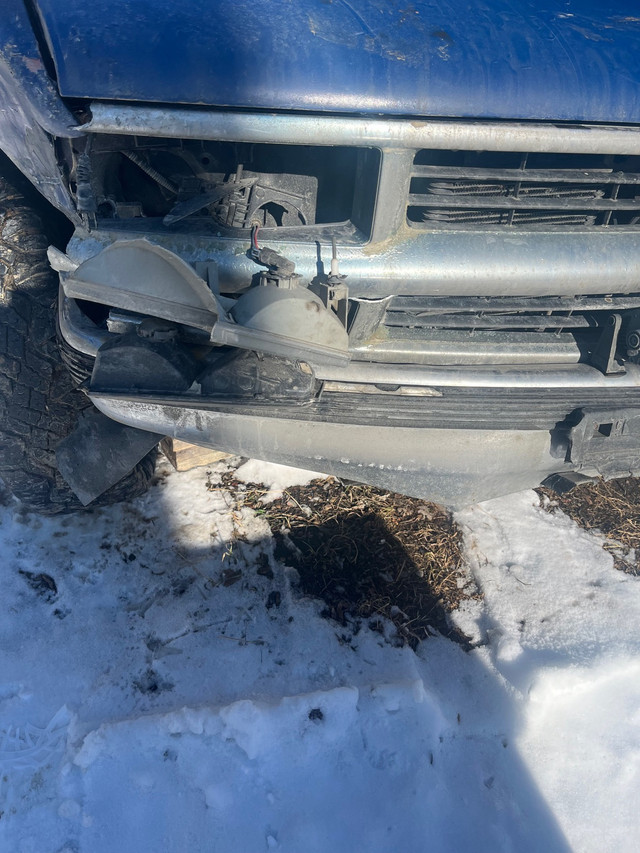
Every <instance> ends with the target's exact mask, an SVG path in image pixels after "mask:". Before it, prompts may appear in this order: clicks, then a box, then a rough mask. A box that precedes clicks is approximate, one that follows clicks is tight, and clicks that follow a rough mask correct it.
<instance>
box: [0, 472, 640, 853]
mask: <svg viewBox="0 0 640 853" xmlns="http://www.w3.org/2000/svg"><path fill="white" fill-rule="evenodd" d="M224 467H225V466H224V464H220V465H218V466H217V467H215V468H214V469H211V470H212V471H213V475H212V476H209V477H208V475H207V473H206V471H204V470H197V471H192V472H187V473H184V474H176V473H172V474H170V475H168V476H165V477H164V478H163V479H162V481H161V482H160V484H159V485H158V486H156V487H155V488H154V489H153V490H152V491H151V492H150V493H149V494H148V495H147V496H146V497H145V498H144V499H141V500H138V501H136V502H135V503H133V504H130V505H126V506H123V507H118V508H114V509H111V510H102V511H98V512H96V513H94V514H92V515H91V516H87V517H84V518H82V517H76V518H61V519H54V520H42V519H38V518H36V517H34V516H30V515H25V514H22V513H21V512H20V511H18V510H17V509H16V508H15V506H13V505H10V506H7V507H4V508H0V565H1V566H2V593H3V595H2V602H3V607H2V613H1V616H0V812H1V815H0V851H2V853H115V851H117V853H147V851H148V853H173V851H176V853H177V851H189V853H200V851H220V853H253V851H264V850H267V851H268V850H272V849H274V850H280V851H286V853H316V851H318V853H320V852H322V853H360V851H362V853H365V851H366V853H383V851H384V853H387V851H388V853H397V852H398V851H402V852H403V853H423V851H424V853H426V851H429V852H430V851H443V853H444V851H447V853H449V851H456V853H457V851H463V852H464V851H474V853H480V852H481V851H486V853H495V851H517V853H523V851H569V850H572V851H593V852H594V853H596V851H597V853H602V851H616V853H625V851H629V853H631V851H633V853H635V851H637V850H638V849H639V847H640V833H639V830H638V820H637V811H638V809H637V798H638V792H639V791H640V654H639V645H640V632H639V631H638V627H639V624H640V579H638V578H635V577H631V576H629V575H625V574H622V573H620V572H618V571H616V570H615V569H614V568H613V565H612V559H611V557H610V556H609V555H608V554H607V553H606V552H605V551H603V550H602V548H601V546H600V544H599V542H598V541H597V539H595V538H594V537H592V536H590V535H588V534H586V533H585V532H583V531H581V530H580V529H579V528H577V527H576V526H575V525H574V524H573V522H571V521H570V520H569V519H567V518H565V517H563V516H561V515H554V516H552V515H549V514H547V513H545V512H544V511H543V510H542V509H541V508H540V507H539V506H538V498H537V496H536V495H535V493H533V492H526V493H523V494H520V495H517V496H515V497H513V496H512V497H509V498H505V499H499V500H494V501H490V502H487V503H484V504H481V505H478V506H476V507H473V508H471V509H469V510H467V511H465V512H461V513H459V514H458V522H459V523H460V524H461V525H462V527H463V529H464V533H465V543H466V551H467V555H468V559H469V564H470V571H472V572H473V574H474V575H475V577H476V581H477V583H478V584H479V585H480V587H481V588H482V590H483V592H484V601H483V602H474V603H472V604H470V605H467V606H466V607H465V608H464V609H463V610H462V611H461V612H459V613H457V614H456V615H455V617H454V618H455V620H456V622H457V624H458V625H459V626H460V627H461V628H462V629H463V630H465V631H466V632H467V633H468V634H470V635H471V636H472V637H473V638H474V640H475V641H476V643H477V644H478V646H477V648H476V649H475V650H474V651H472V652H471V653H468V654H466V653H465V652H464V651H462V650H461V649H460V648H459V647H458V646H456V645H455V644H453V643H451V642H449V641H448V640H445V639H442V638H433V639H430V640H429V641H428V642H426V643H423V644H422V645H421V646H420V647H419V649H418V653H417V654H414V653H413V652H412V651H411V650H410V649H397V648H394V647H392V646H391V645H389V644H387V643H385V642H384V641H383V639H382V638H381V636H380V635H379V634H377V633H372V632H369V631H368V629H366V628H363V630H362V631H361V632H360V633H359V634H357V636H355V637H354V638H353V640H352V641H351V642H350V643H349V642H346V643H345V642H344V639H341V636H340V635H341V629H339V628H338V627H337V626H335V625H333V624H331V623H329V622H327V621H326V620H324V619H322V618H320V616H319V615H318V613H319V609H320V608H319V605H318V604H317V603H316V602H312V601H308V600H304V599H301V598H300V595H299V593H297V592H296V588H295V573H293V572H290V571H288V570H286V569H285V568H284V567H283V566H281V565H279V564H278V563H277V562H275V561H274V559H273V556H272V553H271V540H270V533H269V530H268V527H267V525H266V523H265V522H264V520H263V519H262V518H261V517H260V515H259V514H258V515H255V514H253V513H252V512H250V511H248V510H246V509H239V508H238V507H237V506H236V505H235V504H234V502H233V499H232V497H231V495H230V494H229V492H228V491H227V490H226V489H225V488H224V487H223V486H222V485H220V481H219V474H220V473H221V472H222V470H224ZM244 473H245V474H246V473H250V474H251V477H252V478H259V477H262V478H263V479H264V480H265V482H267V483H268V484H270V486H271V487H272V488H274V489H282V488H285V487H286V476H285V475H284V474H283V472H282V471H279V472H277V471H273V470H265V471H263V470H262V469H261V467H260V466H259V465H255V464H252V466H251V467H249V468H248V469H245V472H244ZM301 476H302V475H300V473H299V472H296V474H295V476H294V481H300V478H301ZM207 479H208V480H209V488H208V489H207V487H206V485H207ZM238 537H241V538H242V539H243V540H244V541H238ZM260 553H266V554H267V555H268V560H269V565H270V568H271V569H272V571H273V574H274V577H273V579H270V578H269V577H267V576H266V575H265V574H264V573H263V574H258V573H257V572H256V566H257V565H258V561H257V558H258V555H259V554H260ZM261 564H262V565H263V566H264V560H262V562H261ZM21 572H22V573H21ZM225 572H226V574H223V573H225ZM24 573H30V574H24ZM41 575H46V576H47V577H49V578H51V579H53V581H54V582H55V588H53V587H52V585H51V584H50V583H49V582H48V581H47V580H46V578H45V579H44V580H43V578H42V577H40V578H39V576H41ZM223 578H225V579H226V580H225V582H226V583H228V585H225V583H223V582H222V579H223ZM234 579H235V580H234ZM274 589H277V590H278V591H280V593H281V604H280V606H279V607H271V608H267V607H266V606H265V602H266V600H267V599H268V596H269V593H270V592H271V591H273V590H274Z"/></svg>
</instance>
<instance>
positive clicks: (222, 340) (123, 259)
mask: <svg viewBox="0 0 640 853" xmlns="http://www.w3.org/2000/svg"><path fill="white" fill-rule="evenodd" d="M52 262H53V264H54V266H57V268H58V269H59V272H60V276H61V296H60V306H59V323H60V329H61V332H62V335H63V337H64V338H65V339H66V340H67V342H68V343H69V344H70V345H71V346H72V347H74V348H75V349H79V350H81V351H83V352H85V353H88V354H91V355H94V356H96V366H95V369H94V373H93V377H92V380H91V382H90V384H89V387H88V389H87V391H88V394H89V397H90V398H91V400H92V401H93V403H94V404H95V406H96V407H97V408H98V409H99V410H100V412H102V413H103V414H104V415H106V416H107V417H108V418H109V419H112V420H114V421H117V422H119V423H121V424H124V425H127V426H129V427H134V428H137V429H139V430H143V431H148V432H150V433H156V434H161V435H169V436H172V437H174V438H178V439H181V440H183V441H188V442H191V443H194V444H198V445H202V446H205V447H212V448H215V449H218V450H224V451H227V452H230V453H235V454H240V455H244V456H250V457H255V458H258V459H264V460H268V461H272V462H278V463H281V464H285V465H292V466H296V467H302V468H309V469H312V470H316V471H320V472H324V473H327V474H334V475H336V476H339V477H343V478H347V479H351V480H356V481H362V482H367V483H370V484H372V485H376V486H380V487H383V488H388V489H393V490H394V491H398V492H402V493H405V494H409V495H413V496H416V497H422V498H428V499H430V500H434V501H437V502H439V503H443V504H446V505H449V506H461V505H464V504H468V503H472V502H476V501H479V500H484V499H487V498H490V497H493V496H497V495H501V494H506V493H509V492H513V491H517V490H519V489H522V488H527V487H535V486H537V485H539V484H540V483H541V482H542V481H545V480H547V481H548V482H550V483H553V484H554V485H555V486H557V487H567V486H568V485H571V484H572V483H575V482H576V480H577V479H584V478H586V477H593V476H597V475H599V474H604V475H605V476H607V477H615V476H623V475H626V474H635V473H637V472H639V471H640V415H639V412H640V368H639V367H638V366H637V365H635V364H630V363H626V364H625V365H624V368H622V367H621V366H620V365H619V364H618V363H617V362H615V360H614V359H613V355H614V349H613V348H610V352H609V360H608V363H609V367H610V368H611V369H610V370H608V369H606V365H605V368H604V369H602V368H601V369H597V368H596V367H594V366H592V365H589V364H585V363H577V362H575V361H573V362H568V363H560V364H557V363H550V364H539V363H533V364H522V365H510V364H505V363H502V364H485V365H481V364H471V365H460V364H453V365H447V364H432V365H425V364H402V363H400V364H398V363H394V362H390V361H387V362H382V361H374V360H370V359H369V360H361V357H359V355H358V349H357V346H356V347H354V346H351V347H350V343H349V336H348V334H347V330H346V323H345V322H344V321H345V319H346V314H345V315H344V316H343V318H342V320H341V319H340V317H339V312H338V311H336V310H335V306H332V305H331V304H327V300H326V299H325V300H322V299H321V298H320V297H319V296H318V295H317V294H314V293H313V292H312V291H311V290H309V289H307V288H304V287H288V286H285V287H281V286H278V283H276V284H274V283H273V281H271V282H267V283H266V286H265V283H264V282H263V283H262V284H261V285H260V286H254V287H252V288H249V289H248V290H247V291H246V292H245V293H244V294H243V295H241V296H240V297H239V298H236V299H230V298H228V297H226V296H223V295H220V294H219V292H218V291H217V287H216V276H215V266H214V265H211V264H208V265H204V266H203V267H202V268H201V269H199V270H198V272H196V271H195V270H194V268H193V267H192V266H190V265H188V264H186V263H185V262H184V261H182V260H181V259H180V258H179V257H178V256H177V255H174V254H172V253H171V252H169V251H167V250H166V249H163V248H161V247H158V246H154V245H153V244H151V243H149V242H147V241H146V240H133V241H122V242H120V243H118V242H116V243H115V244H113V245H112V246H110V247H108V248H107V249H104V250H103V251H102V252H101V253H99V254H98V255H96V256H94V257H92V258H89V259H88V260H87V261H85V262H83V263H81V264H78V263H74V262H73V261H71V260H70V259H69V258H66V260H65V257H60V256H55V255H54V256H53V257H52ZM77 300H89V301H92V302H97V303H101V304H107V305H109V306H112V309H111V311H110V313H109V319H108V322H107V323H106V325H104V324H103V328H99V327H98V326H96V325H95V324H94V323H93V322H92V321H91V320H89V319H88V317H87V315H86V313H83V312H82V311H81V310H80V309H79V307H78V306H79V303H78V302H77ZM243 300H244V302H243ZM373 305H374V310H373V312H372V314H373V315H375V303H373ZM150 317H154V318H156V319H155V320H154V321H152V322H151V325H150V326H149V318H150ZM158 320H160V321H163V320H164V321H167V322H168V325H166V327H162V325H160V326H158ZM603 337H604V335H603ZM605 361H606V359H605ZM607 373H609V374H610V375H607ZM134 461H135V460H134Z"/></svg>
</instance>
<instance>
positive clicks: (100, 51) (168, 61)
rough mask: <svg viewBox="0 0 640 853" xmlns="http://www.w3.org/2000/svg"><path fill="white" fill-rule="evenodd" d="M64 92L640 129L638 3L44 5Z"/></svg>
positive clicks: (240, 0) (454, 0)
mask: <svg viewBox="0 0 640 853" xmlns="http://www.w3.org/2000/svg"><path fill="white" fill-rule="evenodd" d="M37 8H38V9H39V12H40V17H41V20H42V23H43V26H44V30H45V35H46V37H47V39H48V41H49V44H50V48H51V51H52V54H53V57H54V61H55V65H56V69H57V74H58V86H59V89H60V92H61V94H62V95H63V96H66V97H70V98H76V97H79V98H91V99H107V100H127V101H143V102H154V103H169V104H204V105H211V106H219V107H241V108H242V107H246V108H263V109H269V110H273V109H277V110H313V111H328V112H333V113H344V112H347V113H360V114H363V113H364V114H378V113H380V114H385V115H404V116H416V117H425V116H451V117H473V118H497V119H500V118H505V119H538V120H556V121H558V120H571V121H589V122H593V121H596V122H638V123H640V7H639V6H638V2H637V0H635V2H630V0H621V2H618V3H616V4H612V3H611V2H602V0H599V2H592V0H579V2H573V0H519V2H513V0H494V2H483V0H471V2H464V0H435V2H422V0H417V2H414V3H411V2H407V0H404V2H403V0H395V2H394V1H393V0H251V2H246V0H208V1H207V0H93V2H90V3H87V2H86V0H37Z"/></svg>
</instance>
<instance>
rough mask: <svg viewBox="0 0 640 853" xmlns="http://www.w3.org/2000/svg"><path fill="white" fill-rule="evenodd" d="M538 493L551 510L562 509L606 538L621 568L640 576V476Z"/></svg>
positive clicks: (546, 506) (607, 546)
mask: <svg viewBox="0 0 640 853" xmlns="http://www.w3.org/2000/svg"><path fill="white" fill-rule="evenodd" d="M538 492H539V494H540V495H542V496H543V497H544V498H545V499H544V500H543V501H542V505H543V507H544V508H545V509H547V510H548V511H549V512H555V511H557V510H558V509H560V510H562V512H564V513H565V515H568V516H569V517H570V518H571V519H573V521H575V522H576V524H578V525H580V527H582V528H584V529H585V530H590V531H592V532H594V533H599V534H600V535H601V536H602V537H604V541H603V546H604V548H606V550H607V551H609V553H610V554H611V555H612V556H613V560H614V564H615V566H616V568H617V569H620V570H621V571H623V572H627V573H628V574H632V575H640V479H638V478H636V477H626V478H625V479H622V480H608V481H606V482H605V481H604V480H598V481H597V482H596V483H587V484H585V485H582V486H576V487H575V488H574V489H572V490H571V491H570V492H567V493H566V494H564V495H556V494H555V493H553V492H550V491H548V490H547V489H538Z"/></svg>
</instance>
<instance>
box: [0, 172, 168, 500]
mask: <svg viewBox="0 0 640 853" xmlns="http://www.w3.org/2000/svg"><path fill="white" fill-rule="evenodd" d="M6 171H8V172H10V171H11V170H10V169H9V170H6ZM47 245H48V240H47V238H46V236H45V234H44V230H43V227H42V222H41V220H40V218H39V216H38V215H37V213H36V212H35V210H34V205H33V203H32V202H30V201H29V200H28V199H27V193H25V192H24V191H23V190H22V189H21V188H19V179H18V180H16V179H15V178H13V177H3V176H2V175H0V444H1V449H0V478H2V480H3V481H4V483H5V485H6V486H7V488H8V489H9V490H10V491H11V492H12V493H13V494H14V495H15V497H17V498H18V499H19V500H20V501H22V503H23V504H25V505H26V506H27V507H28V508H29V509H31V510H34V511H36V512H39V513H42V514H46V515H51V514H55V513H59V512H71V511H74V510H80V509H84V507H83V506H82V504H81V503H80V501H79V500H78V498H77V497H76V496H75V494H74V493H73V492H72V491H71V489H70V488H69V486H68V485H67V483H66V482H65V481H64V480H63V478H62V476H61V475H60V472H59V471H58V468H57V465H56V457H55V450H56V447H57V445H58V443H59V442H60V441H61V440H62V439H63V438H65V436H67V435H68V434H69V433H70V432H71V431H72V430H73V428H74V426H75V423H76V420H77V417H78V414H79V412H81V411H82V410H83V409H85V408H87V407H88V406H91V403H90V402H89V400H88V399H87V398H86V396H85V395H84V394H83V393H82V392H81V391H79V390H78V388H77V385H76V383H75V382H74V381H73V379H72V377H71V376H70V374H69V372H68V371H67V369H66V368H65V366H64V363H63V360H62V358H61V354H60V350H59V347H58V343H57V338H56V319H55V318H56V300H57V293H58V280H57V275H56V274H55V273H54V272H53V270H51V268H50V267H49V264H48V261H47ZM88 368H89V369H90V365H88ZM154 459H155V452H153V453H151V454H149V455H148V456H147V457H145V458H144V459H143V460H142V461H141V462H139V463H138V465H136V467H135V468H134V469H133V470H132V471H131V472H130V473H129V474H128V475H127V477H125V478H124V479H123V480H121V481H120V483H118V484H117V485H115V486H114V487H113V488H111V489H109V490H108V491H107V492H105V493H104V494H103V495H101V496H100V497H99V498H97V499H96V500H95V501H94V502H93V503H92V504H91V505H90V507H88V508H89V509H91V508H92V507H95V506H106V505H109V504H113V503H117V502H119V501H121V500H128V499H130V498H133V497H137V496H138V495H140V494H142V493H144V492H145V491H146V489H147V487H148V485H149V482H150V480H151V478H152V476H153V469H154Z"/></svg>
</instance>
